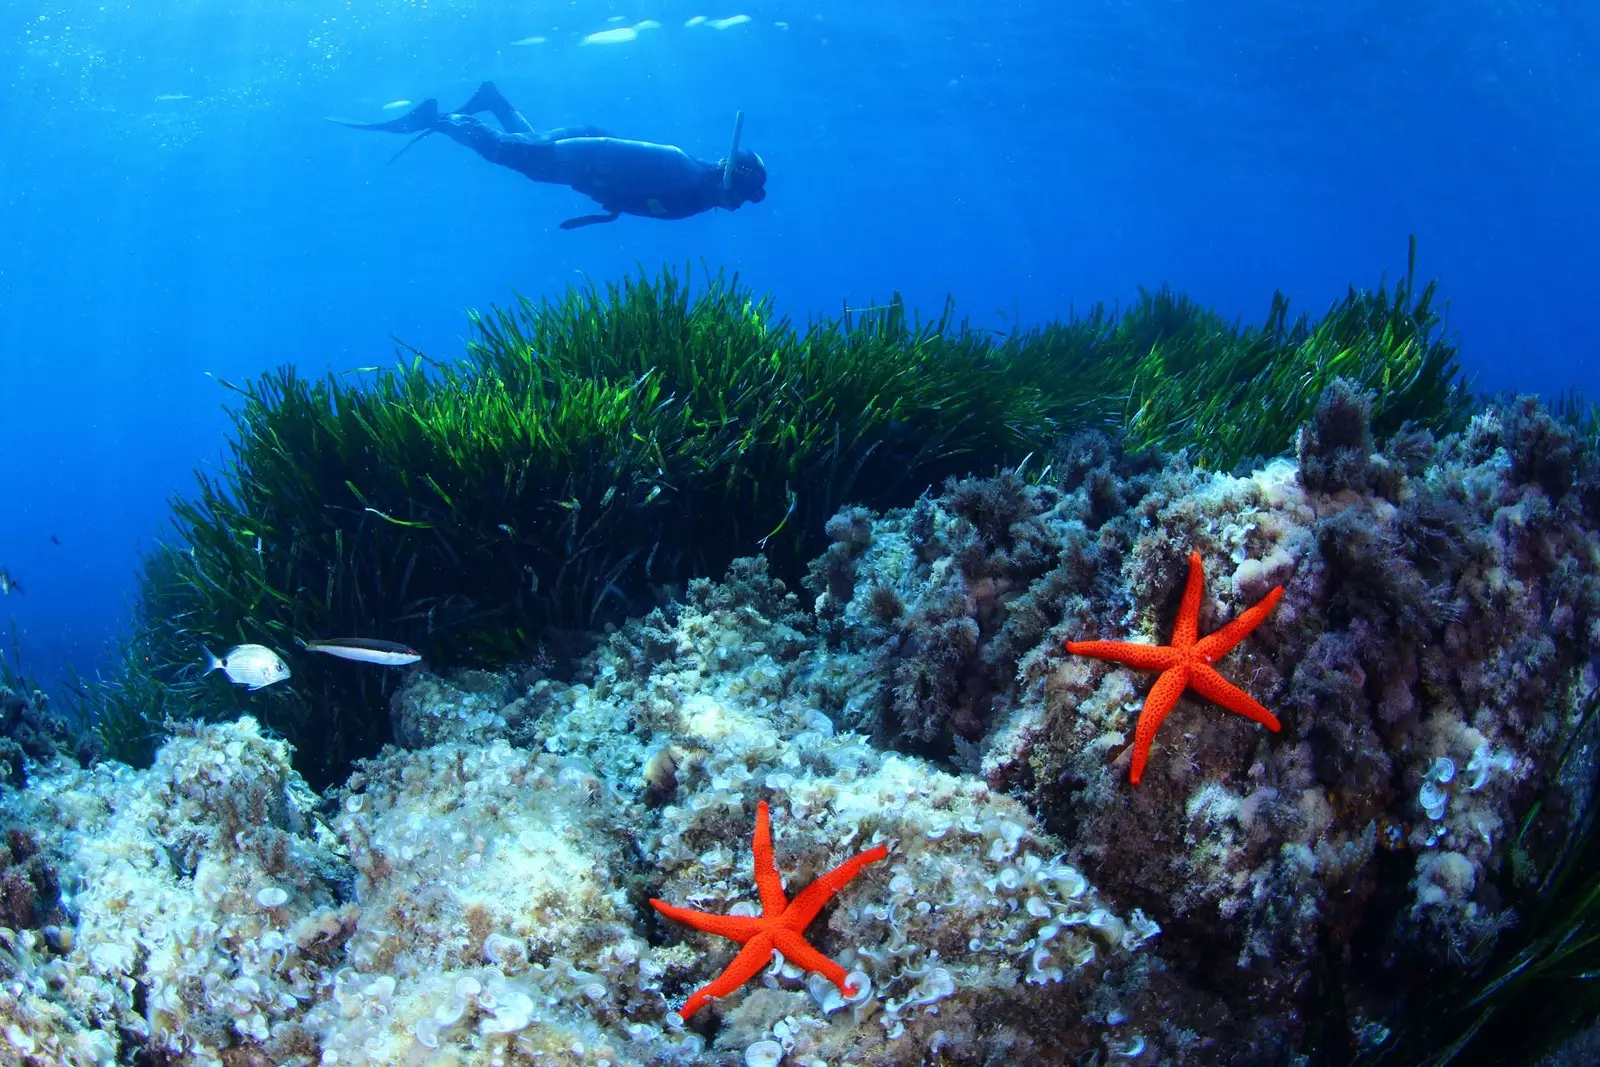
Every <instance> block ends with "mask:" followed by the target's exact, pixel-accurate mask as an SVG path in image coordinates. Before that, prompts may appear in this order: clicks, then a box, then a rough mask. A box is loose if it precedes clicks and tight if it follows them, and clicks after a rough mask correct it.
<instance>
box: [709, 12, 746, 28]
mask: <svg viewBox="0 0 1600 1067" xmlns="http://www.w3.org/2000/svg"><path fill="white" fill-rule="evenodd" d="M749 21H750V16H749V15H729V16H728V17H727V18H725V19H712V20H711V21H710V22H708V23H706V25H707V26H710V27H711V28H712V29H714V30H730V29H732V28H733V27H735V26H743V25H744V24H745V23H747V22H749Z"/></svg>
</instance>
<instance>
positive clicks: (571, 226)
mask: <svg viewBox="0 0 1600 1067" xmlns="http://www.w3.org/2000/svg"><path fill="white" fill-rule="evenodd" d="M618 214H619V213H618V212H615V211H608V212H607V213H606V214H604V215H579V216H578V217H577V218H575V219H568V220H567V221H565V222H563V223H562V224H561V228H562V229H563V230H576V229H577V228H578V227H580V226H593V225H594V224H595V223H597V222H616V221H617V218H618Z"/></svg>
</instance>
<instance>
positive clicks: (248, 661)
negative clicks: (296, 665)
mask: <svg viewBox="0 0 1600 1067" xmlns="http://www.w3.org/2000/svg"><path fill="white" fill-rule="evenodd" d="M219 669H220V670H221V671H222V672H223V673H224V674H226V675H227V676H228V681H230V682H232V683H233V684H234V685H247V686H249V687H250V688H251V689H260V688H262V687H263V686H268V685H271V684H272V683H273V682H281V681H283V680H284V679H285V678H287V677H289V665H288V664H287V663H285V662H283V659H282V658H281V657H280V656H279V655H278V654H277V653H276V652H274V651H272V649H270V648H268V647H267V646H266V645H235V646H233V647H232V648H230V649H228V654H227V655H226V656H223V657H222V658H221V659H218V658H217V657H216V656H214V655H213V654H212V653H211V651H210V649H207V650H206V669H205V671H204V672H203V673H205V674H210V673H211V672H212V671H214V670H219Z"/></svg>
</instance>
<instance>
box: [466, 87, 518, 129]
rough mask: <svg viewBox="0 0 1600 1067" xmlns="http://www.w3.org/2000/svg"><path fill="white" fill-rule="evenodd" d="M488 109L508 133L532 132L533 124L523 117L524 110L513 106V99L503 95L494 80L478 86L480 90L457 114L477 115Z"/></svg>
mask: <svg viewBox="0 0 1600 1067" xmlns="http://www.w3.org/2000/svg"><path fill="white" fill-rule="evenodd" d="M481 111H487V112H489V114H491V115H493V116H494V117H495V121H496V122H498V123H500V128H501V129H503V130H505V131H506V132H507V133H532V132H533V124H532V123H530V122H529V121H528V120H527V119H525V118H523V117H522V112H520V111H518V110H517V109H516V108H514V107H512V106H511V101H509V100H507V99H506V98H505V97H504V96H503V95H501V93H500V90H499V89H497V88H495V84H494V82H484V83H483V84H482V85H480V86H478V91H477V92H475V93H473V94H472V99H471V100H468V101H467V102H466V103H465V104H462V105H461V110H460V111H459V112H457V114H461V115H476V114H478V113H479V112H481Z"/></svg>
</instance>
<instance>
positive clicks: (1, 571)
mask: <svg viewBox="0 0 1600 1067" xmlns="http://www.w3.org/2000/svg"><path fill="white" fill-rule="evenodd" d="M22 591H23V589H22V583H21V582H19V581H17V580H16V579H15V578H13V577H11V572H10V571H8V570H6V569H5V568H4V567H0V594H3V595H5V596H10V595H11V594H12V593H20V592H22Z"/></svg>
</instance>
